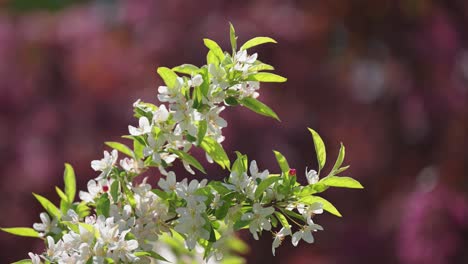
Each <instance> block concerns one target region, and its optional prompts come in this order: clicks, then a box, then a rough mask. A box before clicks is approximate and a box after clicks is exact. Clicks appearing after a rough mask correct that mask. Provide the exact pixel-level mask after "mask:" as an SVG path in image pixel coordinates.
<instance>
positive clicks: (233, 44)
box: [229, 22, 237, 54]
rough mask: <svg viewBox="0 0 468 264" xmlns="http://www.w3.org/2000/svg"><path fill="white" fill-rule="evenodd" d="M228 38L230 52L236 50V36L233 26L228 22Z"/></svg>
mask: <svg viewBox="0 0 468 264" xmlns="http://www.w3.org/2000/svg"><path fill="white" fill-rule="evenodd" d="M229 39H230V40H231V47H232V53H233V54H234V53H236V50H237V37H236V30H235V29H234V26H233V25H232V24H231V22H229Z"/></svg>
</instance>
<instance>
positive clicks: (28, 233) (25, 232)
mask: <svg viewBox="0 0 468 264" xmlns="http://www.w3.org/2000/svg"><path fill="white" fill-rule="evenodd" d="M0 230H2V231H3V232H7V233H10V234H13V235H16V236H24V237H36V238H39V237H40V236H39V233H37V231H36V230H34V229H32V228H30V227H9V228H0Z"/></svg>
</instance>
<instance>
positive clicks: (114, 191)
mask: <svg viewBox="0 0 468 264" xmlns="http://www.w3.org/2000/svg"><path fill="white" fill-rule="evenodd" d="M119 193H120V181H114V182H113V183H112V184H111V188H110V194H111V197H112V200H113V201H114V203H117V201H118V200H119Z"/></svg>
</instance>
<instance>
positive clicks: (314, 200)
mask: <svg viewBox="0 0 468 264" xmlns="http://www.w3.org/2000/svg"><path fill="white" fill-rule="evenodd" d="M299 201H300V202H303V203H307V204H313V203H321V204H322V205H323V210H325V211H327V212H329V213H331V214H333V215H336V216H338V217H342V215H341V213H340V212H339V211H338V209H336V207H335V206H333V204H332V203H330V202H329V201H327V200H325V199H324V198H322V197H320V196H308V197H304V198H302V199H300V200H299Z"/></svg>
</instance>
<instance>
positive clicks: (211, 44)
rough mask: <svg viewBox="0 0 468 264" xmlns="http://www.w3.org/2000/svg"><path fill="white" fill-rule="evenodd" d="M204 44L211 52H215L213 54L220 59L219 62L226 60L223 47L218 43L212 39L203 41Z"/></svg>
mask: <svg viewBox="0 0 468 264" xmlns="http://www.w3.org/2000/svg"><path fill="white" fill-rule="evenodd" d="M203 43H205V46H206V47H207V48H208V49H210V51H212V52H213V54H214V55H215V56H216V57H217V58H218V60H219V61H223V60H224V53H223V50H222V49H221V47H220V46H219V45H218V43H216V42H214V41H213V40H211V39H207V38H205V39H203Z"/></svg>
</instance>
